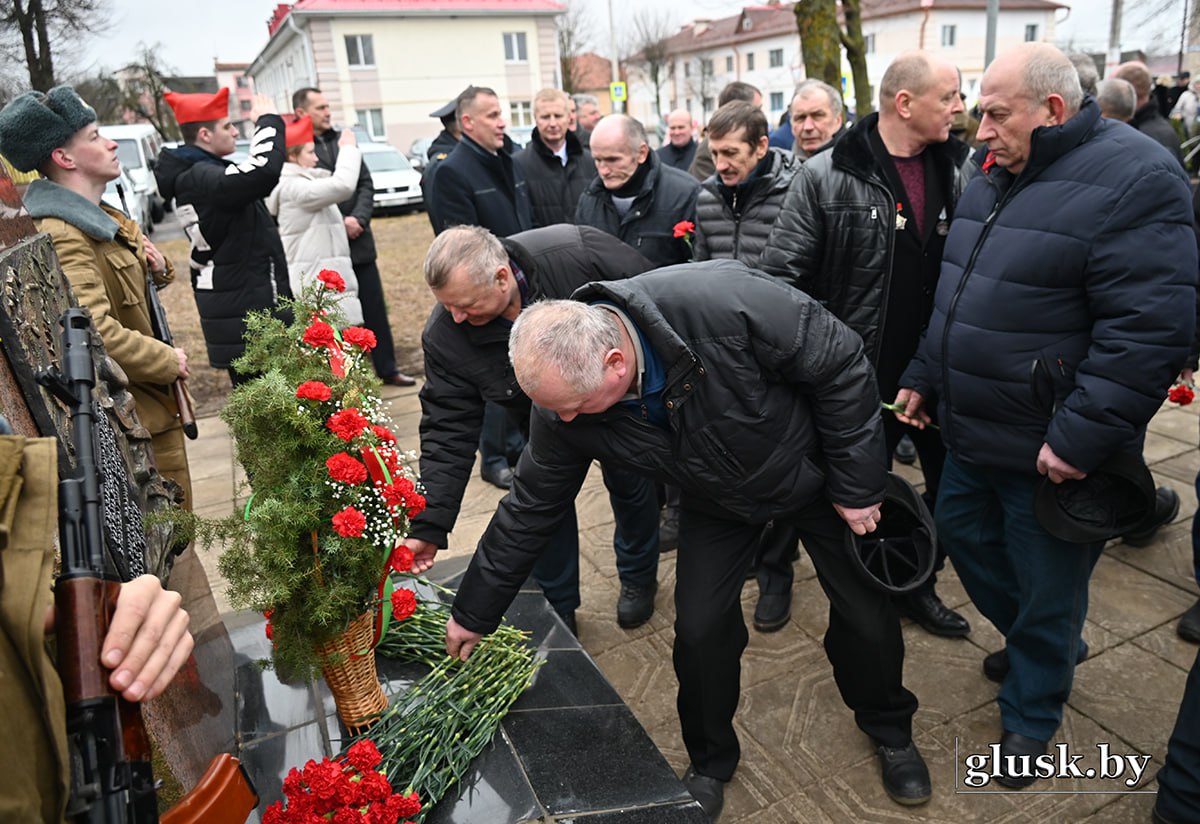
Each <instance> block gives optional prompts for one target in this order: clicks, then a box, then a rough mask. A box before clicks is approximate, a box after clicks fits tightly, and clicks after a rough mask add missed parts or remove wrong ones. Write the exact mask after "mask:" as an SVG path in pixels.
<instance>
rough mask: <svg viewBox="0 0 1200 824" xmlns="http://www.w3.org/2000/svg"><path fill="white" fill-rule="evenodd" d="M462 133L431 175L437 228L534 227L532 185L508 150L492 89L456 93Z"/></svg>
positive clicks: (505, 230) (501, 231) (502, 233)
mask: <svg viewBox="0 0 1200 824" xmlns="http://www.w3.org/2000/svg"><path fill="white" fill-rule="evenodd" d="M458 123H459V127H460V128H461V129H462V139H461V140H459V142H458V145H457V146H455V147H454V151H452V152H451V153H450V156H449V157H448V158H446V159H445V160H443V161H442V162H441V164H440V165H439V166H438V171H437V176H436V177H434V179H433V202H434V203H435V204H436V205H435V206H434V215H433V217H434V228H435V229H436V230H437V231H439V232H441V231H442V230H444V229H445V228H446V227H447V226H459V225H461V226H482V227H483V228H485V229H487V230H488V231H490V232H491V233H492V234H494V235H496V236H497V237H508V236H509V235H514V234H516V233H517V232H523V231H525V230H526V229H532V228H533V212H532V210H531V208H530V205H529V191H528V189H527V188H526V185H525V178H524V177H523V176H522V174H521V171H520V169H518V168H517V167H516V166H515V165H514V164H513V160H512V157H511V156H510V155H509V154H508V152H506V151H505V150H504V129H505V123H504V115H503V113H502V112H501V111H500V99H499V98H498V97H497V96H496V93H495V92H494V91H492V90H491V89H488V88H485V87H483V86H468V87H467V88H466V89H464V90H463V92H462V94H460V95H459V96H458Z"/></svg>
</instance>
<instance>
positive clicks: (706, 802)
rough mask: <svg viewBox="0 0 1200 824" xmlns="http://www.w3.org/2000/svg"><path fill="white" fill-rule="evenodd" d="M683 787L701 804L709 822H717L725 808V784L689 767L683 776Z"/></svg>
mask: <svg viewBox="0 0 1200 824" xmlns="http://www.w3.org/2000/svg"><path fill="white" fill-rule="evenodd" d="M683 786H685V787H687V791H688V792H689V793H691V794H692V798H694V799H696V800H697V801H699V802H700V807H701V808H702V809H703V810H704V814H705V815H707V816H708V820H709V821H716V820H717V817H718V816H720V815H721V808H722V807H724V806H725V782H724V781H722V780H721V779H719V778H709V777H708V776H707V775H701V774H700V773H698V772H696V768H695V767H693V766H690V765H689V766H688V768H687V772H685V773H684V774H683Z"/></svg>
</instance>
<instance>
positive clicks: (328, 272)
mask: <svg viewBox="0 0 1200 824" xmlns="http://www.w3.org/2000/svg"><path fill="white" fill-rule="evenodd" d="M317 280H319V281H321V283H324V284H325V288H326V289H332V290H333V291H335V292H345V291H346V281H345V280H343V279H342V276H341V275H339V274H338V273H337V272H335V271H333V270H332V269H322V270H321V271H320V272H318V273H317Z"/></svg>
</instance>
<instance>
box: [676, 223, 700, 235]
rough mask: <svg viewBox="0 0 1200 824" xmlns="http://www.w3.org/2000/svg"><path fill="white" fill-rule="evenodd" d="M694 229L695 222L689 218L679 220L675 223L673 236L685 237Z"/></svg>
mask: <svg viewBox="0 0 1200 824" xmlns="http://www.w3.org/2000/svg"><path fill="white" fill-rule="evenodd" d="M694 231H696V224H695V223H692V222H691V221H690V220H681V221H679V222H678V223H676V224H675V237H682V238H686V237H689V236H690V235H691V234H692V232H694Z"/></svg>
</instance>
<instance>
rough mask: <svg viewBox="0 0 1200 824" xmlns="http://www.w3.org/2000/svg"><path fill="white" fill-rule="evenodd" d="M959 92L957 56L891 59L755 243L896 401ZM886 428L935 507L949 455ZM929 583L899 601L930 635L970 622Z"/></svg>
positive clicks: (946, 197)
mask: <svg viewBox="0 0 1200 824" xmlns="http://www.w3.org/2000/svg"><path fill="white" fill-rule="evenodd" d="M958 92H959V76H958V69H957V68H955V66H954V64H952V63H950V62H948V61H946V60H945V59H943V58H940V57H936V56H934V55H931V54H926V53H924V52H910V53H907V54H903V55H901V56H900V57H897V58H896V59H895V60H894V61H893V62H892V64H891V65H890V66H888V69H887V71H886V72H885V73H884V76H883V81H882V83H881V84H880V92H879V100H880V105H879V113H878V114H877V115H876V114H871V115H868V116H866V117H864V118H862V119H861V120H859V121H858V122H857V123H855V124H854V126H853V127H851V128H850V129H849V130H847V131H846V133H845V134H844V135H843V136H842V138H841V139H840V140H838V141H837V142H836V143H834V145H833V148H832V149H830V150H828V151H825V152H822V153H820V154H818V155H816V156H815V157H812V158H811V159H810V160H809V161H808V162H807V163H805V164H804V166H803V167H802V168H801V169H800V171H799V172H798V173H797V174H796V177H795V179H794V180H793V181H792V186H791V189H790V190H789V192H788V196H787V199H786V200H785V201H784V204H783V211H782V212H781V213H780V215H779V219H778V221H777V222H776V224H775V228H774V230H773V231H772V232H771V237H770V238H769V239H768V241H767V246H766V248H765V250H764V251H763V256H762V263H761V265H762V268H763V269H765V270H766V271H768V272H770V273H771V274H774V275H777V276H779V277H782V278H784V279H786V280H788V281H789V282H791V283H792V284H793V285H794V286H796V287H797V288H798V289H801V290H802V291H804V292H807V293H808V294H810V295H812V296H813V297H815V298H816V299H817V300H819V301H821V303H822V304H824V305H825V307H826V308H828V309H829V310H830V311H831V312H833V313H834V314H835V315H837V316H838V317H839V318H841V319H842V320H843V321H845V322H846V323H847V324H848V325H849V326H850V328H851V329H853V330H854V331H856V332H858V333H859V335H861V336H862V339H863V343H864V345H865V347H866V350H867V356H868V357H869V358H870V359H871V363H872V364H873V365H874V366H875V371H876V374H877V377H878V380H879V394H880V396H881V397H883V398H884V399H889V400H890V399H891V398H894V397H896V390H897V389H898V388H899V384H898V381H899V379H900V374H901V372H903V371H904V367H905V366H907V365H908V361H909V359H910V358H911V357H912V355H913V353H914V352H915V351H916V349H917V344H918V342H919V341H920V339H921V332H922V330H923V329H924V328H925V324H926V322H927V321H928V319H929V313H930V311H932V308H933V303H932V301H933V291H934V287H935V286H936V284H937V277H938V268H939V266H940V265H941V260H942V247H943V246H944V244H945V239H946V233H947V230H948V226H949V221H950V219H951V217H953V214H954V204H955V202H956V201H957V200H958V195H959V194H960V193H961V192H962V189H963V187H964V186H965V185H966V177H967V176H966V175H965V174H964V172H963V171H962V168H963V166H964V163H969V161H968V160H967V155H968V152H969V149H968V147H967V145H966V144H965V143H962V142H961V141H959V140H957V139H955V138H953V137H951V136H950V124H951V122H952V121H953V120H954V116H955V115H956V114H958V113H959V112H961V111H962V110H963V104H962V99H961V98H960V97H959V94H958ZM847 204H854V207H855V208H848V207H847ZM839 239H853V241H854V242H853V243H852V244H851V243H847V242H845V240H839ZM884 432H885V434H886V436H887V451H888V455H891V454H893V452H894V450H895V448H896V444H897V443H899V441H900V438H901V437H902V436H903V435H904V434H906V433H907V434H909V435H910V436H911V437H912V439H913V442H914V444H915V445H916V447H917V452H918V454H919V455H920V457H921V469H922V471H923V472H924V474H925V497H926V500H927V502H928V503H929V505H930V508H932V507H933V502H934V500H935V498H936V495H937V486H938V480H939V478H940V477H941V469H942V462H943V460H944V459H945V454H946V452H945V447H944V446H942V442H941V437H940V436H939V434H938V433H937V432H936V431H934V430H915V429H912V428H911V427H907V426H904V425H903V424H901V423H900V422H899V421H897V420H895V419H894V418H893V417H892V416H891V415H885V416H884ZM944 562H945V553H944V550H943V551H941V552H939V559H938V564H939V566H940V565H941V564H942V563H944ZM934 583H935V578H934V577H932V576H931V577H930V579H929V581H928V582H927V583H926V584H925V585H923V586H922V587H921V588H920V589H919V590H917V591H916V592H914V593H911V594H908V595H905V596H903V597H902V598H900V599H898V601H897V606H898V607H899V608H900V610H901V612H903V613H904V614H906V615H908V616H909V617H911V618H912V619H913V620H915V621H916V622H917V623H918V624H920V625H921V626H922V627H923V628H924V629H926V630H927V631H929V632H931V633H933V634H935V635H942V636H947V637H962V636H964V635H966V634H967V633H968V632H970V630H971V628H970V625H968V623H967V621H966V619H965V618H963V617H962V616H961V615H959V614H958V613H957V612H955V611H954V610H952V609H950V608H949V607H947V606H946V605H945V604H943V603H942V601H941V599H940V598H938V596H937V593H936V592H935V591H934Z"/></svg>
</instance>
